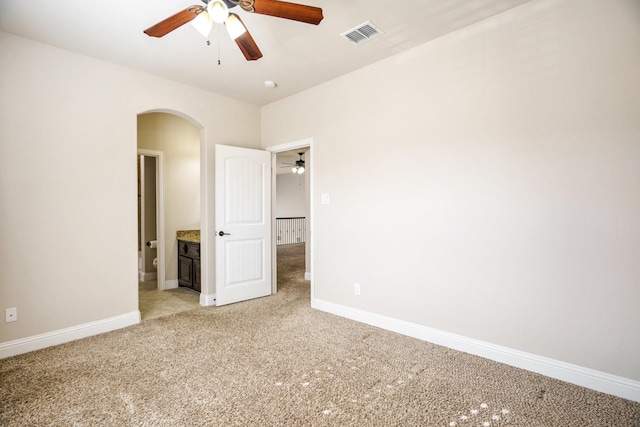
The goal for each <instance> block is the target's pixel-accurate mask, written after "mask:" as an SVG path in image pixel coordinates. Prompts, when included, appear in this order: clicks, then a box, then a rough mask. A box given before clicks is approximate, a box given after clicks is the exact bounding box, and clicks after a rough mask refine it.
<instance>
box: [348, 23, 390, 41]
mask: <svg viewBox="0 0 640 427" xmlns="http://www.w3.org/2000/svg"><path fill="white" fill-rule="evenodd" d="M382 34H384V31H382V30H381V29H379V28H378V27H376V26H375V25H373V24H372V23H371V22H369V21H367V22H365V23H362V24H360V25H358V26H357V27H355V28H352V29H350V30H349V31H345V32H344V33H342V34H340V35H341V36H342V37H344V38H345V39H347V40H350V41H352V42H353V43H355V44H362V43H364V42H367V41H369V40H371V39H375V38H376V37H378V36H381V35H382Z"/></svg>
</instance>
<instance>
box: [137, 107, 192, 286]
mask: <svg viewBox="0 0 640 427" xmlns="http://www.w3.org/2000/svg"><path fill="white" fill-rule="evenodd" d="M138 148H144V149H148V150H154V151H161V152H162V153H163V159H164V223H165V227H164V229H165V233H164V236H165V239H164V240H165V242H164V248H165V263H166V265H165V279H166V280H167V281H170V280H173V281H174V282H175V287H177V280H178V242H177V240H176V231H177V230H197V229H200V130H199V129H198V128H197V127H196V126H194V125H193V124H191V123H190V122H188V121H187V120H185V119H183V118H181V117H178V116H176V115H173V114H167V113H148V114H141V115H139V116H138Z"/></svg>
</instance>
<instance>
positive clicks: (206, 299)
mask: <svg viewBox="0 0 640 427" xmlns="http://www.w3.org/2000/svg"><path fill="white" fill-rule="evenodd" d="M200 305H202V306H205V307H210V306H213V305H216V294H210V295H207V294H204V293H202V292H201V293H200Z"/></svg>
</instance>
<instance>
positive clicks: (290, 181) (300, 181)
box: [276, 173, 306, 218]
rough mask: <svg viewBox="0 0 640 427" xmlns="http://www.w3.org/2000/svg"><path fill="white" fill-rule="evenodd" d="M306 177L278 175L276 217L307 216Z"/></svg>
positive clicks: (288, 174) (289, 174)
mask: <svg viewBox="0 0 640 427" xmlns="http://www.w3.org/2000/svg"><path fill="white" fill-rule="evenodd" d="M305 175H306V174H303V175H294V174H293V173H286V174H280V175H276V217H278V218H293V217H304V216H305V178H306V177H305Z"/></svg>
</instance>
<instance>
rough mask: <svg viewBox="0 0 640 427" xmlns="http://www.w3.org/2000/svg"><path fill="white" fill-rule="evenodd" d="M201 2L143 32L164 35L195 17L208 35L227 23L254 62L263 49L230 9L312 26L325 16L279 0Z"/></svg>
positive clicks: (228, 28)
mask: <svg viewBox="0 0 640 427" xmlns="http://www.w3.org/2000/svg"><path fill="white" fill-rule="evenodd" d="M202 2H203V3H204V4H205V6H200V5H194V6H189V7H188V8H186V9H185V10H182V11H180V12H178V13H176V14H175V15H172V16H170V17H168V18H167V19H165V20H163V21H160V22H158V23H157V24H156V25H154V26H152V27H149V28H147V29H146V30H144V33H145V34H147V35H148V36H152V37H162V36H165V35H167V34H168V33H170V32H171V31H173V30H175V29H176V28H179V27H181V26H182V25H184V24H186V23H187V22H191V21H194V20H195V21H194V26H196V28H197V29H198V30H199V31H200V32H201V33H203V34H204V35H205V37H206V36H207V35H208V34H209V32H210V31H211V28H212V27H213V24H214V23H219V24H222V23H224V25H225V27H226V28H227V32H228V33H229V36H230V37H231V38H232V39H234V40H235V41H236V44H237V45H238V47H239V48H240V50H241V51H242V54H243V55H244V57H245V58H246V59H247V61H255V60H257V59H260V58H262V52H260V48H259V47H258V45H257V44H256V42H255V40H253V37H251V34H250V33H249V30H247V27H246V26H245V25H244V23H243V22H242V20H241V19H240V17H239V16H238V15H237V14H235V13H230V12H229V9H232V8H234V7H236V6H240V8H241V9H242V10H244V11H245V12H249V13H258V14H261V15H270V16H275V17H278V18H284V19H290V20H293V21H299V22H305V23H307V24H313V25H318V24H319V23H320V21H322V19H323V16H322V9H321V8H319V7H314V6H306V5H303V4H297V3H289V2H286V1H279V0H202Z"/></svg>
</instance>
